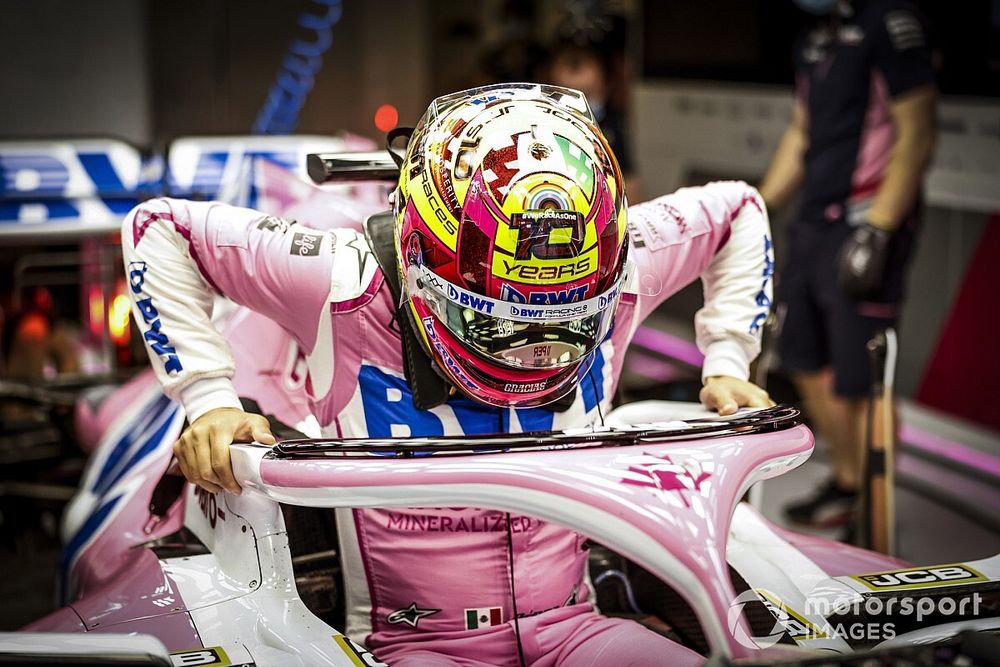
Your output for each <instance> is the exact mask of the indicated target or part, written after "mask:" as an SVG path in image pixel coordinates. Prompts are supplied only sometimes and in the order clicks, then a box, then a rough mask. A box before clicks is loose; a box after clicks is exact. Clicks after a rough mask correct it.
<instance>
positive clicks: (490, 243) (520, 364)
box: [394, 83, 627, 407]
mask: <svg viewBox="0 0 1000 667" xmlns="http://www.w3.org/2000/svg"><path fill="white" fill-rule="evenodd" d="M400 171H401V173H400V177H399V189H398V190H397V191H396V193H395V203H394V206H395V215H396V228H395V235H396V236H395V242H396V244H397V246H396V250H397V256H398V258H399V268H400V272H401V274H402V282H403V285H404V290H403V291H404V298H406V299H408V300H409V313H410V315H411V316H412V324H413V326H414V327H415V329H416V332H417V334H418V337H419V338H420V339H421V341H422V343H423V345H424V347H425V349H426V350H427V351H428V353H429V354H431V356H432V357H433V359H434V361H435V362H436V365H437V369H438V371H439V372H441V373H442V374H443V375H444V376H446V378H447V379H448V380H449V381H450V382H451V383H453V384H454V385H455V386H456V387H458V388H459V389H461V390H462V391H463V392H464V393H465V394H467V395H469V396H470V397H472V398H474V399H476V400H478V401H480V402H483V403H486V404H489V405H495V406H515V407H527V406H534V405H543V404H546V403H550V402H553V401H556V400H558V399H559V398H561V397H563V396H564V395H566V394H567V393H568V392H569V391H570V390H571V389H572V388H573V387H574V386H575V385H576V383H577V382H578V380H579V379H580V378H581V377H583V376H584V374H585V373H586V372H587V371H588V370H589V368H590V364H591V363H592V362H593V359H594V355H595V354H596V350H597V347H598V345H600V344H601V343H602V342H603V341H604V340H605V338H607V336H608V334H609V332H610V329H611V324H612V321H613V319H614V314H615V310H616V308H617V306H618V301H619V298H620V296H621V293H622V290H623V288H624V286H625V281H626V266H627V262H626V257H627V250H626V247H627V244H626V240H625V225H626V213H625V209H626V203H625V193H624V192H623V189H622V177H621V172H620V170H619V168H618V163H617V161H616V160H615V157H614V155H613V154H612V153H611V150H610V148H608V143H607V141H606V140H605V139H604V136H603V135H602V134H601V131H600V129H598V127H597V124H596V122H595V121H594V116H593V114H592V113H591V111H590V108H589V107H588V105H587V102H586V99H585V98H584V96H583V95H582V94H581V93H579V92H578V91H575V90H570V89H568V88H560V87H556V86H547V85H538V84H520V83H517V84H500V85H495V86H487V87H483V88H475V89H472V90H466V91H463V92H459V93H453V94H451V95H446V96H444V97H439V98H438V99H436V100H434V101H433V102H432V103H431V105H430V107H429V108H428V109H427V111H426V112H425V113H424V115H423V117H422V118H421V119H420V122H419V123H418V124H417V127H416V129H415V130H414V131H413V134H412V136H411V138H410V142H409V144H408V145H407V149H406V156H405V158H404V161H403V163H402V166H401V169H400Z"/></svg>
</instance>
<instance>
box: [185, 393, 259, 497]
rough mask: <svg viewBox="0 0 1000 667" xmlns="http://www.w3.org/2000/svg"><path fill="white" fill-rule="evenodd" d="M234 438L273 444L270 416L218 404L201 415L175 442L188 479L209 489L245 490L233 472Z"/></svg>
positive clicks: (236, 491)
mask: <svg viewBox="0 0 1000 667" xmlns="http://www.w3.org/2000/svg"><path fill="white" fill-rule="evenodd" d="M234 442H259V443H261V444H264V445H273V444H275V443H276V442H277V440H275V438H274V436H273V435H272V434H271V427H270V426H269V425H268V423H267V419H265V418H264V417H262V416H261V415H258V414H254V413H252V412H244V411H243V410H240V409H238V408H216V409H215V410H209V411H208V412H206V413H205V414H203V415H202V416H200V417H198V419H196V420H195V421H194V423H193V424H191V425H190V426H188V428H187V429H186V430H185V431H184V433H183V434H181V437H180V440H178V441H177V442H175V443H174V455H175V456H176V457H177V462H178V464H179V465H180V467H181V472H182V473H184V477H186V478H187V479H188V481H189V482H191V483H193V484H197V485H198V486H200V487H201V488H203V489H205V490H206V491H210V492H211V493H218V492H219V491H222V490H223V489H225V490H226V491H229V492H230V493H235V494H236V495H239V494H240V493H242V489H241V488H240V485H239V484H238V483H237V482H236V477H235V476H234V475H233V464H232V461H231V460H230V458H229V445H231V444H232V443H234Z"/></svg>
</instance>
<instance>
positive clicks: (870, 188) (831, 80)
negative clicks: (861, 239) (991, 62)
mask: <svg viewBox="0 0 1000 667" xmlns="http://www.w3.org/2000/svg"><path fill="white" fill-rule="evenodd" d="M852 7H853V9H852V13H851V15H849V16H841V15H835V16H834V17H832V18H831V19H830V20H828V21H825V22H824V23H823V24H822V25H820V26H818V27H816V28H815V29H813V30H812V31H810V32H808V33H807V34H806V35H804V36H803V38H802V39H801V40H800V41H799V44H798V46H797V48H796V94H797V96H798V98H799V99H800V100H801V101H802V103H803V104H804V105H805V107H806V109H807V110H808V114H809V133H808V137H809V143H808V148H807V150H806V153H805V155H804V157H803V165H804V175H803V181H802V186H801V200H800V205H799V210H798V212H797V215H796V217H795V219H794V221H793V223H792V225H791V227H790V229H789V234H788V243H787V245H786V249H787V250H786V261H785V265H784V267H783V270H782V272H781V273H780V278H781V281H780V283H779V284H778V289H779V297H778V300H779V303H783V304H784V305H785V308H786V317H785V322H784V325H783V328H782V335H781V343H780V348H781V357H782V363H783V366H784V367H785V368H786V370H789V371H792V372H797V371H813V370H818V369H820V368H823V367H825V366H830V365H832V367H833V369H834V376H835V390H836V392H837V393H838V394H840V395H842V396H858V395H861V394H864V393H866V392H867V390H868V387H869V381H870V380H869V370H868V357H867V352H866V349H865V343H866V342H867V341H868V339H869V338H871V336H872V335H873V333H874V332H875V331H876V330H877V329H879V328H883V327H885V326H889V325H892V324H894V323H895V320H896V315H897V311H898V307H899V304H900V301H901V300H902V297H903V288H904V278H905V268H906V265H907V260H908V258H909V255H910V251H911V248H912V246H913V241H914V235H915V233H916V229H917V222H918V212H919V211H918V208H919V205H918V202H914V205H913V208H912V210H911V211H910V213H909V214H908V215H907V217H906V219H905V221H904V222H903V224H902V225H901V226H900V228H899V230H898V231H897V232H895V234H894V238H893V240H892V244H891V250H890V255H889V261H888V266H887V270H886V277H885V280H884V282H883V285H882V288H881V290H880V292H879V294H878V296H877V298H876V299H874V300H872V302H866V303H859V302H857V301H854V300H852V299H851V298H849V297H848V296H847V295H845V294H844V293H843V292H842V290H841V288H840V287H839V285H838V284H837V268H836V260H837V254H838V252H839V251H840V247H841V245H842V244H843V242H844V240H845V239H846V238H847V237H848V236H849V235H850V234H851V232H852V229H853V227H854V226H855V225H858V224H860V223H862V222H865V220H866V219H867V211H868V208H869V207H870V204H871V201H872V198H873V197H874V195H875V193H876V192H877V191H878V188H879V186H880V185H881V182H882V177H883V175H884V172H885V167H886V165H887V164H888V161H889V155H890V151H891V148H892V144H893V138H894V129H893V124H892V119H891V116H890V111H889V107H890V105H891V104H892V101H893V99H894V98H897V97H899V96H901V95H904V94H905V93H907V92H910V91H912V90H914V89H916V88H919V87H921V86H925V85H927V84H932V83H933V82H934V75H933V71H932V68H931V59H930V50H929V48H928V44H927V31H926V28H925V25H924V23H923V20H922V17H920V16H919V15H918V14H917V12H916V11H915V10H914V8H913V6H912V5H910V4H909V3H908V2H905V1H902V0H868V1H864V0H856V1H855V2H854V3H852Z"/></svg>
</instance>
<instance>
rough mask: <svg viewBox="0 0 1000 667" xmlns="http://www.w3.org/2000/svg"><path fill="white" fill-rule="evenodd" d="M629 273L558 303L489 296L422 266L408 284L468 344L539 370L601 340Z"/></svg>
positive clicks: (576, 356)
mask: <svg viewBox="0 0 1000 667" xmlns="http://www.w3.org/2000/svg"><path fill="white" fill-rule="evenodd" d="M627 275H628V274H627V272H625V273H622V275H621V276H620V277H619V279H618V281H617V282H616V283H615V284H614V285H613V286H612V287H611V288H610V289H608V290H606V291H605V292H603V293H602V294H599V295H597V296H595V297H593V298H590V299H587V300H584V301H578V302H573V303H562V304H534V303H514V302H510V301H500V300H498V299H491V298H489V297H485V296H481V295H479V294H475V293H473V292H470V291H468V290H466V289H463V288H462V287H459V286H458V285H454V284H453V283H450V282H448V281H447V280H444V279H443V278H441V277H440V276H438V275H436V274H434V273H432V272H431V271H430V270H428V269H426V268H424V267H421V266H413V267H411V269H410V272H409V275H408V277H407V283H408V287H409V294H410V295H411V296H418V297H419V298H420V299H421V300H422V301H423V302H424V303H425V304H426V305H427V308H428V309H429V310H430V311H431V312H432V313H433V314H434V315H435V317H437V319H438V320H439V321H440V322H441V323H442V324H443V325H444V326H445V328H447V330H448V331H449V333H451V335H452V336H453V337H454V338H455V339H456V340H458V341H459V342H460V343H461V344H462V345H464V346H465V347H466V348H467V349H469V350H471V351H472V352H474V353H476V354H478V355H480V356H482V357H484V358H485V359H487V360H489V361H494V362H497V363H500V364H503V365H504V366H508V367H510V368H520V369H534V370H539V369H547V368H562V367H565V366H570V365H572V364H574V363H577V362H579V361H580V360H581V359H583V358H584V357H586V356H587V355H588V354H590V353H591V352H593V351H594V349H596V348H597V346H598V345H600V344H601V343H602V342H603V341H604V339H605V338H606V337H607V335H608V332H609V331H610V330H611V324H612V322H613V321H614V316H615V312H616V310H617V306H618V301H619V300H620V298H621V293H622V289H623V287H624V285H625V284H626V278H627Z"/></svg>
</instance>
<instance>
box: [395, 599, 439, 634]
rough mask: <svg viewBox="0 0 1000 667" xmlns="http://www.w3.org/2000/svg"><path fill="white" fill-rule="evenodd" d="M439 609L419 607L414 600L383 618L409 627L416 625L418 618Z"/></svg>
mask: <svg viewBox="0 0 1000 667" xmlns="http://www.w3.org/2000/svg"><path fill="white" fill-rule="evenodd" d="M439 611H441V610H440V609H421V608H420V607H418V606H417V603H416V602H411V603H410V606H409V607H403V608H402V609H397V610H396V611H394V612H392V613H391V614H389V615H388V616H386V617H385V620H386V621H388V622H389V623H405V624H407V625H408V626H410V627H411V628H415V627H417V624H418V623H420V619H422V618H426V617H428V616H433V615H434V614H436V613H438V612H439Z"/></svg>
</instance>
